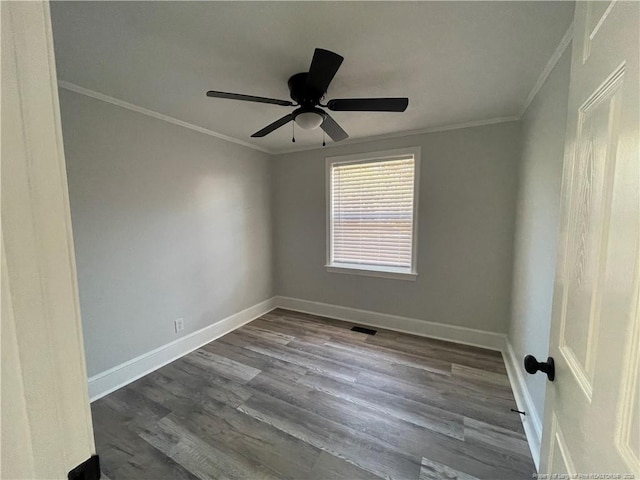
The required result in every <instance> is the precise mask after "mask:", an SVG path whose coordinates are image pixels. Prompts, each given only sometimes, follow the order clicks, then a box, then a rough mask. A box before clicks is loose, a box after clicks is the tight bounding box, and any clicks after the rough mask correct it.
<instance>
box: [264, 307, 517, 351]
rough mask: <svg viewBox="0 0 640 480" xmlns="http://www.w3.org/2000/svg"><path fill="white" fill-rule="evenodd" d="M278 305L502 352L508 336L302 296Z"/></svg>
mask: <svg viewBox="0 0 640 480" xmlns="http://www.w3.org/2000/svg"><path fill="white" fill-rule="evenodd" d="M275 298H276V305H277V306H278V307H279V308H284V309H287V310H294V311H296V312H302V313H310V314H312V315H320V316H323V317H329V318H333V319H335V320H343V321H345V322H352V323H358V324H360V325H367V326H371V327H378V328H385V329H387V330H393V331H396V332H402V333H408V334H411V335H418V336H421V337H429V338H436V339H439V340H446V341H449V342H455V343H461V344H463V345H472V346H474V347H481V348H486V349H489V350H496V351H502V350H503V348H504V342H505V335H504V334H502V333H496V332H487V331H484V330H476V329H474V328H467V327H459V326H457V325H446V324H444V323H436V322H430V321H427V320H419V319H417V318H409V317H400V316H397V315H389V314H387V313H379V312H372V311H370V310H359V309H356V308H350V307H342V306H339V305H331V304H328V303H321V302H313V301H310V300H302V299H299V298H290V297H280V296H277V297H275Z"/></svg>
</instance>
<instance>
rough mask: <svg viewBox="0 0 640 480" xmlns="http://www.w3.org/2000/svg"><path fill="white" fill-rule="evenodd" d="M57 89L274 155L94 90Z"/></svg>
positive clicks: (62, 83) (73, 86)
mask: <svg viewBox="0 0 640 480" xmlns="http://www.w3.org/2000/svg"><path fill="white" fill-rule="evenodd" d="M58 87H60V88H64V89H65V90H69V91H70V92H75V93H79V94H80V95H85V96H87V97H91V98H95V99H96V100H101V101H103V102H106V103H110V104H112V105H116V106H118V107H122V108H126V109H127V110H132V111H134V112H137V113H141V114H143V115H147V116H149V117H153V118H155V119H158V120H162V121H165V122H168V123H172V124H174V125H178V126H179V127H184V128H188V129H190V130H194V131H196V132H198V133H204V134H205V135H210V136H212V137H216V138H219V139H220V140H225V141H227V142H231V143H235V144H237V145H242V146H243V147H247V148H251V149H253V150H258V151H260V152H265V153H269V154H273V153H274V152H272V151H271V150H267V149H266V148H263V147H258V146H257V145H254V144H253V143H249V142H245V141H243V140H238V139H237V138H234V137H229V136H227V135H223V134H222V133H218V132H214V131H213V130H209V129H208V128H204V127H200V126H198V125H194V124H193V123H189V122H185V121H183V120H179V119H177V118H175V117H171V116H169V115H165V114H164V113H159V112H156V111H155V110H149V109H148V108H144V107H140V106H138V105H134V104H133V103H129V102H125V101H124V100H120V99H118V98H115V97H110V96H109V95H105V94H104V93H100V92H96V91H94V90H89V89H88V88H84V87H81V86H79V85H76V84H74V83H71V82H67V81H64V80H59V81H58Z"/></svg>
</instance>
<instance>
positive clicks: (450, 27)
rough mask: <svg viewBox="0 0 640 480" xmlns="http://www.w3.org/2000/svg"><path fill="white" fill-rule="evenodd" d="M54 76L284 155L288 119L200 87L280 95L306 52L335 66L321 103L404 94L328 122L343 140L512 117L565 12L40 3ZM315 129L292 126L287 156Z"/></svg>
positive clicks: (435, 6)
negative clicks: (324, 52)
mask: <svg viewBox="0 0 640 480" xmlns="http://www.w3.org/2000/svg"><path fill="white" fill-rule="evenodd" d="M51 9H52V18H53V30H54V40H55V50H56V60H57V63H58V77H59V79H60V80H64V81H67V82H70V83H73V84H75V85H78V86H81V87H84V88H87V89H90V90H93V91H96V92H99V93H102V94H105V95H108V96H111V97H115V98H117V99H120V100H123V101H126V102H129V103H132V104H135V105H138V106H140V107H144V108H146V109H150V110H154V111H156V112H158V113H161V114H164V115H168V116H171V117H175V118H176V119H179V120H182V121H185V122H189V123H191V124H194V125H197V126H200V127H203V128H206V129H209V130H212V131H214V132H217V133H221V134H223V135H227V136H229V137H233V138H235V139H238V140H241V141H245V142H250V143H252V144H253V145H256V146H258V147H260V148H264V149H267V150H269V151H272V152H280V151H284V150H290V149H291V148H292V146H293V145H292V144H291V126H290V125H287V126H285V127H282V128H281V129H279V130H277V131H276V132H274V133H273V134H271V135H269V136H267V137H265V138H262V139H254V138H250V135H251V134H252V133H253V132H255V131H257V130H259V129H260V128H262V127H264V126H266V125H267V124H269V123H271V122H273V121H274V120H276V119H278V118H280V117H281V116H283V115H285V114H287V113H289V112H290V111H291V110H293V109H292V108H291V107H280V106H276V105H266V104H257V103H245V102H238V101H233V100H223V99H211V98H207V97H206V96H205V92H206V91H207V90H222V91H231V92H238V93H246V94H250V95H259V96H266V97H274V98H283V99H289V92H288V89H287V79H288V78H289V76H291V75H292V74H294V73H297V72H303V71H307V70H308V67H309V63H310V61H311V57H312V54H313V50H314V48H316V47H321V48H325V49H328V50H332V51H335V52H336V53H339V54H340V55H342V56H344V58H345V60H344V63H343V64H342V67H341V68H340V70H339V71H338V74H337V75H336V77H335V79H334V81H333V83H332V84H331V86H330V87H329V92H328V94H327V99H331V98H345V97H376V96H389V97H393V96H406V97H409V108H408V109H407V111H406V112H404V113H365V112H334V113H332V116H333V117H334V118H335V119H336V120H337V121H338V122H339V123H340V124H341V125H342V127H343V128H344V129H345V130H346V131H347V132H348V133H349V135H350V137H351V138H352V139H353V138H366V137H373V136H379V135H385V134H393V133H397V132H404V131H412V130H422V129H428V128H435V127H440V126H446V125H455V124H461V123H467V122H475V121H482V120H488V119H493V118H500V117H511V116H518V115H520V114H521V112H522V109H523V107H524V105H525V102H526V99H527V96H528V94H529V93H530V91H531V89H532V88H533V86H534V84H535V83H536V80H537V79H538V77H539V75H540V74H541V72H542V71H543V69H544V67H545V64H546V63H547V61H548V60H549V58H550V57H551V55H552V54H553V52H554V50H555V48H556V47H557V45H558V43H559V42H560V40H561V38H562V37H563V35H564V33H565V31H566V30H567V27H568V26H569V24H570V23H571V18H572V14H573V3H572V2H493V1H488V2H485V1H477V2H178V1H176V2H54V3H53V4H52V7H51ZM321 142H322V133H321V131H320V130H316V131H312V132H305V131H303V130H302V129H296V144H295V147H297V148H301V147H305V146H313V145H318V146H320V143H321Z"/></svg>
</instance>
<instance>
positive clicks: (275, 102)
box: [207, 90, 293, 107]
mask: <svg viewBox="0 0 640 480" xmlns="http://www.w3.org/2000/svg"><path fill="white" fill-rule="evenodd" d="M207 97H215V98H228V99H230V100H243V101H245V102H257V103H271V104H273V105H282V106H283V107H291V106H292V105H293V102H290V101H289V100H278V99H277V98H266V97H255V96H253V95H243V94H241V93H228V92H216V91H215V90H209V91H208V92H207Z"/></svg>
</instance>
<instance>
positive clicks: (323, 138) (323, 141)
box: [322, 130, 327, 147]
mask: <svg viewBox="0 0 640 480" xmlns="http://www.w3.org/2000/svg"><path fill="white" fill-rule="evenodd" d="M325 134H326V132H325V131H324V130H323V131H322V146H323V147H325V146H326V145H327V142H325V138H326V137H325Z"/></svg>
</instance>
